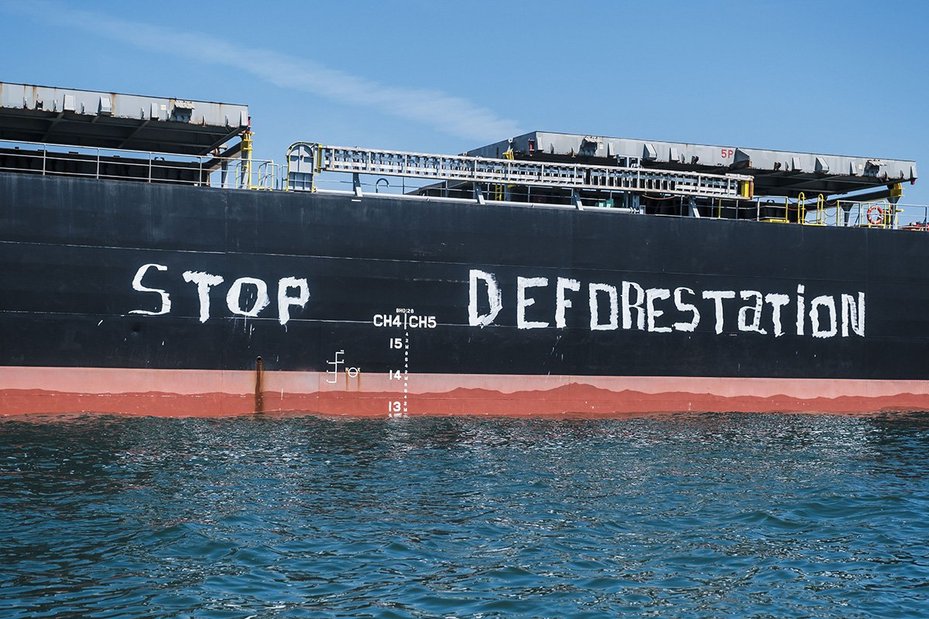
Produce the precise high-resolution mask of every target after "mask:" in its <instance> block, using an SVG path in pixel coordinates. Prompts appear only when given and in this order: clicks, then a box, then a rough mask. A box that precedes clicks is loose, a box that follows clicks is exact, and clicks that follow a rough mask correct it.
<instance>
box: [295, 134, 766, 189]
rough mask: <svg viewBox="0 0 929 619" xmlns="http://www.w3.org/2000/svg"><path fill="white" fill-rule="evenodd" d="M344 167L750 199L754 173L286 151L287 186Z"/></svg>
mask: <svg viewBox="0 0 929 619" xmlns="http://www.w3.org/2000/svg"><path fill="white" fill-rule="evenodd" d="M320 172H345V173H350V174H353V175H355V184H356V191H359V189H358V188H359V187H360V185H359V183H358V176H357V175H360V174H371V175H376V176H403V177H408V178H422V179H430V180H444V181H465V182H472V183H492V184H500V185H521V186H532V187H557V188H566V189H572V190H594V191H624V192H633V193H662V194H674V195H682V196H702V197H712V198H733V199H750V198H751V197H752V181H753V179H752V177H751V176H744V175H739V174H704V173H700V172H679V171H674V170H656V169H650V168H638V167H622V166H595V165H582V164H566V163H548V162H540V161H519V160H512V159H489V158H483V157H467V156H463V155H435V154H428V153H413V152H403V151H393V150H380V149H373V148H357V147H344V146H327V145H324V144H316V143H311V142H297V143H295V144H293V145H291V147H290V148H289V149H288V150H287V181H288V188H289V189H291V190H294V191H315V183H314V175H315V174H318V173H320Z"/></svg>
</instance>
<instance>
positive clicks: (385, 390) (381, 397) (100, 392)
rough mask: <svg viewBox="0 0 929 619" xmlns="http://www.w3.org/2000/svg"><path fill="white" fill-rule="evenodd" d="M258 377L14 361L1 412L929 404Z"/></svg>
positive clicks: (730, 391) (869, 387)
mask: <svg viewBox="0 0 929 619" xmlns="http://www.w3.org/2000/svg"><path fill="white" fill-rule="evenodd" d="M333 380H334V381H335V382H330V381H333ZM257 381H258V376H257V374H256V373H255V372H248V371H222V370H141V369H103V368H54V367H41V368H38V367H4V368H0V415H5V416H11V415H16V416H19V415H34V414H62V413H110V414H120V415H152V416H162V417H219V416H236V415H250V414H254V413H255V412H256V411H261V412H268V413H310V414H318V415H325V416H337V417H388V416H391V415H394V416H415V415H437V416H441V415H492V416H508V417H551V416H569V417H588V418H589V417H610V416H620V415H629V414H643V413H670V412H682V411H698V412H800V413H852V414H865V413H875V412H885V411H923V410H929V381H913V380H880V381H874V380H851V379H849V380H836V379H773V378H714V377H641V376H631V377H622V376H615V377H614V376H605V377H600V376H518V375H453V374H410V375H409V376H408V377H406V380H399V381H398V380H390V379H388V377H387V376H386V375H383V374H363V375H358V376H354V377H350V376H348V375H346V374H340V375H338V376H335V377H334V376H333V375H331V374H326V373H317V372H265V373H264V374H263V375H262V376H261V388H260V389H259V390H258V391H259V394H256V382H257ZM404 389H405V390H406V394H405V395H404Z"/></svg>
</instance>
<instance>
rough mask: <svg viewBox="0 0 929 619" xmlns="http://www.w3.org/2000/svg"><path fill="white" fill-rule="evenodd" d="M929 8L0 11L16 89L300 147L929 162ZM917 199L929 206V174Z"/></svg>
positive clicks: (693, 5) (9, 2) (423, 4)
mask: <svg viewBox="0 0 929 619" xmlns="http://www.w3.org/2000/svg"><path fill="white" fill-rule="evenodd" d="M927 18H929V4H927V3H922V2H915V1H913V2H906V1H904V2H890V3H885V4H884V5H881V4H879V3H875V2H873V1H872V2H865V1H860V2H859V1H850V0H846V1H844V2H839V1H835V2H833V1H824V2H791V1H781V2H750V1H748V0H742V1H741V2H730V1H724V0H720V1H716V2H713V1H709V2H593V1H591V2H573V3H567V2H554V1H547V0H539V1H535V2H528V1H526V2H504V1H503V0H497V1H485V0H469V1H468V2H440V1H434V2H428V1H425V0H408V1H403V2H401V1H396V2H384V1H382V2H373V1H372V2H363V1H358V2H349V1H343V2H327V3H323V2H285V1H280V2H276V3H256V2H236V1H225V2H222V3H213V2H199V3H194V2H175V1H173V0H163V1H161V2H157V3H146V2H131V3H130V2H101V1H86V2H81V3H76V2H73V3H63V2H44V1H41V2H39V1H36V2H23V1H21V0H0V39H2V40H3V43H4V44H3V54H2V56H0V81H8V82H25V83H32V84H43V85H51V86H63V87H74V88H87V89H93V90H97V89H99V90H112V91H117V92H132V93H139V94H148V95H154V96H165V97H179V98H186V99H207V100H215V101H227V102H235V103H247V104H248V105H249V106H250V112H251V115H252V119H253V126H254V129H255V132H256V154H257V156H259V157H262V158H270V159H278V160H282V159H283V153H284V150H285V149H286V147H287V146H288V145H289V144H290V143H291V142H294V141H296V140H314V141H322V142H328V143H333V144H345V145H363V146H376V147H384V148H396V149H406V150H419V151H429V152H449V153H454V152H460V151H463V150H466V149H468V148H472V147H475V146H480V145H483V144H486V143H489V142H493V141H496V140H498V139H504V138H506V137H510V135H511V134H516V133H521V132H526V131H532V130H536V129H539V130H548V131H567V132H578V133H585V134H598V135H610V136H619V137H637V138H651V139H655V140H669V141H684V142H698V143H708V144H720V145H727V146H728V145H731V146H746V147H759V148H777V149H786V150H800V151H815V152H825V153H838V154H849V155H863V156H875V157H888V158H900V159H915V160H916V161H917V164H918V165H919V166H920V171H921V172H922V173H923V174H927V175H929V122H927V114H929V111H927V110H929V80H927V79H926V75H927V72H929V71H927V70H929V37H927V35H926V28H927V26H929V19H927ZM904 202H909V203H929V176H927V179H924V180H923V181H920V182H919V183H917V184H916V185H915V186H914V187H909V186H908V187H907V188H906V194H905V196H904Z"/></svg>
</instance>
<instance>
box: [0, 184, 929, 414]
mask: <svg viewBox="0 0 929 619" xmlns="http://www.w3.org/2000/svg"><path fill="white" fill-rule="evenodd" d="M927 265H929V243H927V239H926V238H925V237H924V236H923V235H922V234H919V233H914V232H908V231H888V230H869V229H855V228H824V227H813V226H801V225H782V224H775V223H759V222H743V221H723V220H709V219H698V218H680V217H657V216H637V215H631V214H624V213H618V212H611V211H609V210H608V209H585V210H577V209H571V208H561V207H540V206H536V207H531V206H522V207H521V206H502V205H479V204H477V203H469V202H465V201H443V200H435V199H431V200H426V199H414V198H398V197H392V198H387V197H378V196H365V197H362V198H352V197H351V196H348V195H344V196H343V195H324V194H308V193H288V192H264V191H228V190H217V189H209V188H196V187H182V186H169V185H155V184H144V183H135V182H120V181H103V180H94V179H75V178H61V177H44V176H30V175H23V174H0V291H2V297H0V413H3V414H21V413H46V412H80V411H94V412H114V413H115V412H122V413H141V414H169V415H188V414H189V415H214V414H240V413H250V412H254V411H256V410H262V411H309V412H314V413H322V414H346V415H378V416H387V415H414V414H500V415H513V414H519V415H564V414H578V415H592V414H594V415H611V414H622V413H630V412H653V411H677V410H707V411H711V410H724V411H741V410H744V411H771V410H782V411H816V412H862V411H877V410H887V409H894V410H913V409H929V316H927V313H926V309H927V307H929V274H927V272H926V267H927Z"/></svg>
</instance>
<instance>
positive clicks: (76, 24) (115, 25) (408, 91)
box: [0, 1, 520, 141]
mask: <svg viewBox="0 0 929 619" xmlns="http://www.w3.org/2000/svg"><path fill="white" fill-rule="evenodd" d="M0 7H2V8H3V9H4V10H6V11H10V12H16V13H21V14H26V15H30V16H32V17H35V18H38V19H41V20H43V21H45V22H52V23H55V24H58V25H62V26H66V27H72V28H78V29H80V30H84V31H87V32H92V33H94V34H97V35H99V36H103V37H106V38H109V39H113V40H116V41H120V42H122V43H126V44H128V45H131V46H133V47H137V48H140V49H146V50H151V51H157V52H159V53H161V54H163V53H165V52H168V53H174V54H175V55H178V56H183V57H185V58H197V59H198V60H199V61H201V62H206V63H209V64H215V65H224V66H228V67H233V68H235V69H238V70H240V71H246V72H248V73H250V74H251V75H253V76H254V77H256V78H259V79H261V80H264V81H266V82H269V83H271V84H274V85H275V86H279V87H281V88H288V89H291V90H298V91H302V92H308V93H311V94H314V95H318V96H321V97H325V98H327V99H331V100H333V101H338V102H340V103H348V104H351V105H356V106H359V107H367V108H373V109H375V110H377V111H379V112H382V113H385V114H390V115H392V116H396V117H399V118H404V119H406V120H411V121H414V122H418V123H422V124H424V125H428V126H430V127H432V128H433V129H435V130H437V131H441V132H443V133H446V134H449V135H454V136H456V137H461V138H465V139H468V140H475V139H478V140H485V141H493V140H499V139H501V138H504V137H509V136H512V135H516V134H518V133H520V131H519V128H518V127H517V126H516V124H515V123H514V122H512V121H510V120H508V119H505V118H501V117H499V116H498V115H496V114H495V113H494V112H493V111H491V110H489V109H487V108H484V107H481V106H479V105H476V104H474V103H472V102H470V101H468V100H466V99H462V98H460V97H455V96H453V95H449V94H447V93H444V92H442V91H439V90H429V89H416V88H403V87H398V86H390V85H387V84H382V83H380V82H376V81H373V80H368V79H365V78H362V77H358V76H357V75H352V74H350V73H345V72H344V71H338V70H335V69H330V68H328V67H325V66H323V65H321V64H319V63H316V62H313V61H311V60H305V59H302V58H295V57H293V56H288V55H286V54H281V53H279V52H275V51H272V50H266V49H253V48H245V47H237V46H233V45H230V44H229V43H227V42H226V41H223V40H221V39H217V38H214V37H211V36H209V35H204V34H200V33H190V32H186V33H185V32H175V31H172V30H167V29H165V28H160V27H158V26H152V25H150V24H145V23H141V22H133V21H127V20H122V19H118V18H114V17H111V16H108V15H105V14H102V13H94V12H89V11H82V10H78V9H72V8H70V7H67V6H63V5H60V4H56V3H50V2H41V1H33V2H29V3H20V2H16V3H12V2H10V3H6V2H4V3H2V4H0Z"/></svg>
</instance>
